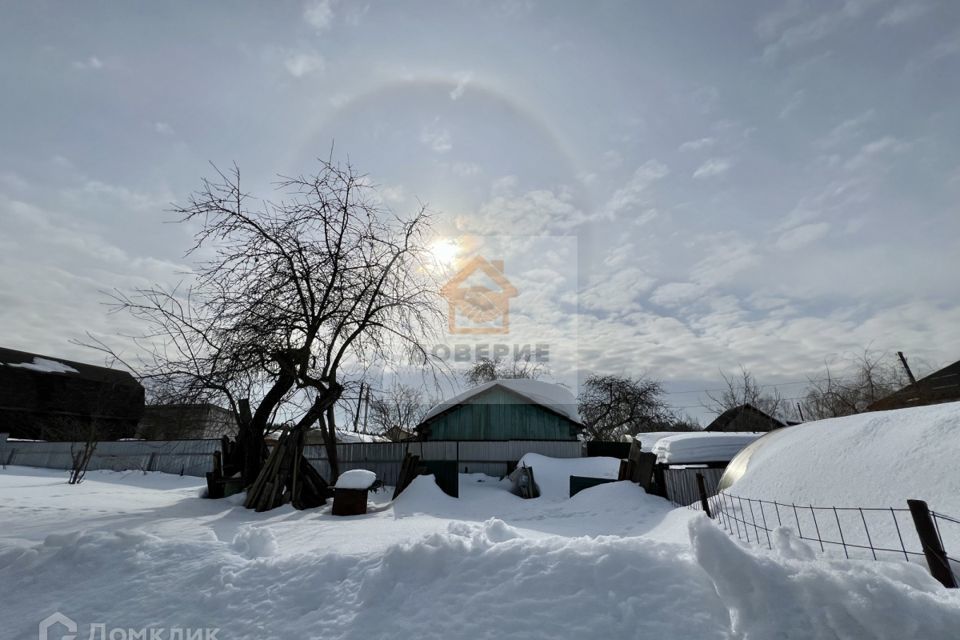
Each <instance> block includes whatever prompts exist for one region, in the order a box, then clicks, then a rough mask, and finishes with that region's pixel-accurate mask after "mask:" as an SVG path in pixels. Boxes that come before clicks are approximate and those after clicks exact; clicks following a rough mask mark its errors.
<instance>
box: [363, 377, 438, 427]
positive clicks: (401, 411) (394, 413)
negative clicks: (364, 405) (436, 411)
mask: <svg viewBox="0 0 960 640" xmlns="http://www.w3.org/2000/svg"><path fill="white" fill-rule="evenodd" d="M430 405H431V401H430V400H428V399H427V396H426V393H425V391H424V390H423V389H422V388H419V389H418V388H416V387H411V386H408V385H405V384H400V383H398V382H395V383H394V384H393V385H391V386H390V388H388V389H386V390H384V391H381V392H379V393H377V395H376V396H375V397H374V398H373V399H372V400H371V401H370V422H371V423H372V424H373V427H374V429H376V430H377V431H378V432H385V431H387V430H389V429H392V428H393V427H398V428H400V429H402V430H403V431H407V432H412V431H413V430H414V428H415V427H416V426H417V425H418V424H420V422H421V421H422V420H423V417H424V416H425V415H426V413H427V411H428V410H429V408H430Z"/></svg>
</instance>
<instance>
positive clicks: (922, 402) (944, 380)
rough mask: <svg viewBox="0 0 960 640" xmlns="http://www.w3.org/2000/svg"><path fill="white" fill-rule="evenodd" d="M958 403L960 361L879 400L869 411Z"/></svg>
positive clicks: (959, 399)
mask: <svg viewBox="0 0 960 640" xmlns="http://www.w3.org/2000/svg"><path fill="white" fill-rule="evenodd" d="M957 401H960V361H957V362H954V363H953V364H951V365H948V366H946V367H944V368H943V369H940V370H939V371H934V372H933V373H931V374H930V375H928V376H927V377H926V378H920V379H919V380H917V381H916V382H914V383H912V384H908V385H907V386H905V387H904V388H903V389H900V390H899V391H897V392H895V393H891V394H890V395H889V396H887V397H885V398H882V399H880V400H877V401H876V402H874V403H873V404H871V405H870V406H868V407H867V411H889V410H890V409H906V408H908V407H923V406H926V405H929V404H941V403H943V402H957Z"/></svg>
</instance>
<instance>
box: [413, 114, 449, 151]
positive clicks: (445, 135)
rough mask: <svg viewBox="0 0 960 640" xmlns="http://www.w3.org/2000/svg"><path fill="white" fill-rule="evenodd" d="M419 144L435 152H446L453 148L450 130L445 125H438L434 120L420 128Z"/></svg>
mask: <svg viewBox="0 0 960 640" xmlns="http://www.w3.org/2000/svg"><path fill="white" fill-rule="evenodd" d="M420 144H422V145H424V146H426V147H427V148H429V149H431V150H432V151H435V152H437V153H446V152H448V151H450V150H451V149H453V140H452V137H451V135H450V130H449V129H447V128H445V127H439V126H438V125H437V123H436V122H434V123H433V124H431V125H429V126H426V127H423V129H421V131H420Z"/></svg>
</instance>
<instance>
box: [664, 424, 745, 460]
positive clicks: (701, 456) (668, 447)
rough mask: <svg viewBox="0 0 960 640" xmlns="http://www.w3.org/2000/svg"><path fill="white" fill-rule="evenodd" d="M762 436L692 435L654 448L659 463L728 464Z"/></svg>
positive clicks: (666, 441) (715, 433)
mask: <svg viewBox="0 0 960 640" xmlns="http://www.w3.org/2000/svg"><path fill="white" fill-rule="evenodd" d="M762 435H763V434H762V433H752V432H751V433H738V432H729V431H728V432H716V431H711V432H704V431H692V432H689V433H680V434H677V435H675V436H667V437H666V438H660V439H659V440H657V443H656V444H655V445H653V453H655V454H657V462H662V463H667V464H670V463H684V462H725V461H729V460H732V459H733V458H734V456H736V455H737V454H738V453H740V451H741V450H742V449H743V448H745V447H746V446H747V445H749V444H751V443H752V442H753V441H754V440H756V439H758V438H759V437H760V436H762Z"/></svg>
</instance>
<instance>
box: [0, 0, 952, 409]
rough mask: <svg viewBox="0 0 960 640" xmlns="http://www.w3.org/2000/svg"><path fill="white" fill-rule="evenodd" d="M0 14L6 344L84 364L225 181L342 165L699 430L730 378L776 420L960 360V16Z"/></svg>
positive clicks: (70, 6) (178, 258)
mask: <svg viewBox="0 0 960 640" xmlns="http://www.w3.org/2000/svg"><path fill="white" fill-rule="evenodd" d="M0 7H2V8H0V86H2V87H3V91H2V98H0V335H2V344H3V345H4V346H8V347H14V348H20V349H24V350H30V351H36V352H39V353H44V354H49V355H60V356H63V357H68V358H73V359H79V360H87V361H97V360H98V357H97V356H96V354H92V355H91V354H90V353H89V352H84V351H83V350H82V349H80V348H78V347H75V346H73V345H71V344H70V343H69V342H68V339H69V338H71V337H77V336H80V335H82V334H83V333H84V332H86V331H90V332H93V333H95V334H102V335H110V334H113V333H115V332H116V331H118V330H130V329H131V327H130V326H129V323H128V321H127V320H125V319H123V318H120V317H117V316H109V315H107V314H106V313H105V309H104V308H103V305H102V302H103V296H101V295H100V294H99V293H98V291H100V290H103V289H109V288H113V287H118V288H121V289H125V288H131V287H134V286H138V285H143V284H148V283H152V282H171V281H173V280H175V279H176V278H177V277H180V276H178V273H179V272H182V271H184V270H185V269H186V268H187V266H188V265H187V264H186V263H185V262H184V259H183V257H182V255H183V251H184V249H185V248H186V246H187V242H188V238H189V233H190V230H189V229H186V228H184V227H182V226H178V225H173V224H163V222H164V220H168V219H169V215H167V214H164V209H165V208H167V207H168V206H169V203H170V202H173V201H178V200H180V201H182V200H183V199H184V197H185V196H186V195H188V194H189V193H190V191H192V190H193V189H194V188H196V186H197V185H198V181H199V179H200V177H202V176H204V175H208V174H209V173H210V167H209V163H210V162H214V163H217V164H220V165H228V164H230V163H232V162H236V163H237V164H238V165H239V166H240V168H241V170H242V172H243V174H244V178H245V180H246V181H247V185H248V186H249V187H250V188H251V189H252V190H254V191H257V190H259V191H260V192H261V193H264V194H267V193H269V191H268V189H269V186H270V183H271V180H272V179H273V177H274V175H275V174H277V173H290V172H301V171H307V170H309V169H310V168H311V167H312V166H313V159H314V158H316V157H317V156H326V155H327V154H328V153H330V149H331V145H332V144H335V147H334V149H335V151H334V153H335V155H336V156H338V157H341V158H345V157H347V156H349V158H350V160H351V161H352V162H353V163H354V164H355V165H357V166H358V167H359V168H360V169H362V170H363V171H364V172H367V173H369V174H370V176H371V179H372V180H373V181H374V182H376V183H377V184H378V185H379V186H380V188H381V192H382V195H383V198H384V200H385V202H387V203H389V205H390V206H392V207H394V208H396V209H397V210H401V211H402V210H408V209H410V208H412V207H414V206H416V203H417V202H418V200H419V201H423V202H426V203H428V204H429V205H430V208H431V209H432V210H433V211H434V212H435V213H436V218H435V220H436V227H437V233H438V236H439V237H447V238H452V239H456V238H460V237H462V236H465V235H472V236H478V235H479V236H484V235H491V234H493V235H506V236H510V237H516V238H520V239H524V238H525V239H526V240H520V241H518V242H517V243H515V244H514V245H512V246H513V247H514V249H517V251H518V253H517V254H516V255H510V254H508V255H506V256H490V257H491V258H495V257H499V258H503V259H505V261H506V271H507V273H508V275H509V274H510V273H511V269H513V271H512V273H513V274H514V276H515V277H516V278H517V279H518V281H520V284H518V287H519V288H520V290H521V297H522V294H523V292H527V295H528V298H530V300H528V302H530V304H527V305H526V306H525V307H524V306H523V305H521V309H520V313H519V315H518V317H520V318H521V320H520V321H518V326H525V327H526V330H527V333H526V334H525V336H524V338H523V339H528V337H532V338H533V339H537V340H545V341H549V342H551V343H553V344H554V345H555V353H556V355H557V361H556V365H555V369H556V372H555V373H556V375H557V376H558V377H559V378H560V379H563V380H567V381H572V382H571V383H572V384H575V382H576V379H577V375H578V372H579V373H580V374H582V372H583V371H586V370H602V371H610V372H628V373H640V372H648V373H651V374H653V375H655V376H657V377H660V378H662V379H663V380H664V382H665V383H666V385H667V387H668V389H669V390H670V391H671V400H672V401H673V402H674V404H675V405H677V406H682V407H689V408H690V409H689V410H690V411H691V412H692V413H694V414H697V415H699V413H700V410H699V409H698V408H697V406H696V405H698V404H699V398H700V394H698V393H695V392H696V391H697V390H702V389H710V388H715V387H716V386H717V383H718V381H719V380H720V376H719V371H720V370H721V369H724V370H730V369H733V368H735V367H737V366H738V365H740V364H743V365H744V366H746V367H748V368H750V369H751V370H753V371H754V372H755V373H756V374H757V375H758V377H759V378H760V379H761V380H762V381H763V382H767V383H769V384H774V383H777V384H780V385H781V386H780V390H781V392H782V393H783V395H785V396H787V397H791V396H792V395H796V394H798V393H799V392H800V390H801V389H802V385H797V384H796V382H797V381H802V380H804V379H805V378H806V377H807V376H816V375H818V373H819V372H820V371H821V370H822V367H823V363H824V361H830V360H832V359H836V358H839V357H841V356H843V354H848V353H851V352H857V351H862V349H863V348H864V347H866V346H870V347H872V348H874V349H876V350H880V351H893V350H898V349H902V350H904V351H906V352H907V354H908V356H910V358H911V361H912V362H917V363H918V367H919V368H921V369H922V370H923V369H929V368H930V367H934V366H937V365H941V364H945V363H947V362H950V361H953V360H956V359H957V358H958V357H960V282H958V279H957V273H958V271H960V206H958V201H960V115H958V114H960V4H957V3H955V2H952V1H949V0H941V1H939V2H937V1H935V0H929V1H927V0H918V1H915V2H909V1H901V0H847V1H846V2H839V1H829V2H828V1H824V2H802V1H788V2H779V3H774V2H768V1H763V2H753V3H749V2H739V3H724V2H710V1H689V2H679V1H678V2H636V1H627V0H624V1H620V2H616V1H608V2H591V3H582V2H570V3H561V2H546V1H540V2H537V1H535V0H530V1H522V0H517V1H497V0H493V1H491V2H480V1H472V0H460V1H456V2H434V3H421V2H382V3H381V2H363V1H361V2H347V1H346V0H341V1H339V2H338V1H335V0H331V1H321V2H312V3H309V4H300V3H294V2H288V3H269V4H267V3H230V4H229V5H228V4H226V3H202V4H201V3H186V2H183V3H177V2H170V3H139V4H136V5H133V4H130V3H121V2H116V3H111V2H96V3H73V2H63V3H52V2H42V1H37V2H20V3H15V2H3V3H2V4H0ZM551 239H552V240H551ZM511 261H512V265H513V266H511ZM531 283H533V284H531ZM534 290H535V291H536V292H537V295H536V296H532V298H531V292H532V291H534ZM517 302H518V304H519V303H521V302H522V300H518V301H517ZM574 344H575V348H574V346H573V345H574Z"/></svg>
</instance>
